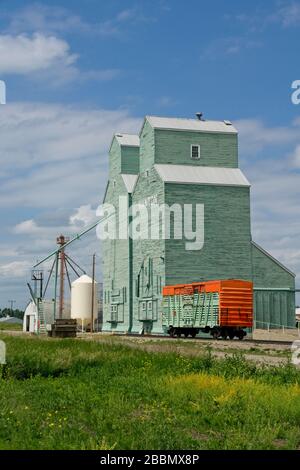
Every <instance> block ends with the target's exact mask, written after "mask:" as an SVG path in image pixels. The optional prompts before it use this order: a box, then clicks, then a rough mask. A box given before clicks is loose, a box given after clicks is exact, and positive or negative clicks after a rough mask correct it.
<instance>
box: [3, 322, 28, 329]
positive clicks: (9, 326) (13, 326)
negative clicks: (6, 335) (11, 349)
mask: <svg viewBox="0 0 300 470" xmlns="http://www.w3.org/2000/svg"><path fill="white" fill-rule="evenodd" d="M5 330H10V331H15V330H18V331H21V330H23V325H21V324H20V323H3V322H1V323H0V331H5Z"/></svg>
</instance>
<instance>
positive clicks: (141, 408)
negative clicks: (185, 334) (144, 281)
mask: <svg viewBox="0 0 300 470" xmlns="http://www.w3.org/2000/svg"><path fill="white" fill-rule="evenodd" d="M1 339H3V340H5V342H6V346H7V364H6V365H5V366H0V368H1V369H0V377H1V379H0V449H113V448H115V449H277V448H283V449H297V448H299V446H300V428H299V424H300V371H299V370H297V369H296V368H294V367H293V366H282V367H276V368H275V367H257V366H255V364H252V363H251V364H250V363H248V362H246V361H245V360H244V359H243V357H242V356H240V355H235V356H233V357H227V358H225V359H223V360H217V359H214V358H213V357H212V356H211V353H210V350H209V349H208V350H207V351H205V352H204V353H203V356H201V357H186V356H180V355H178V354H174V353H147V352H145V351H142V350H134V349H131V348H128V347H126V346H125V345H120V344H116V343H115V342H113V341H112V342H109V341H106V342H99V343H97V342H92V341H82V340H54V339H39V338H21V337H9V336H5V335H4V334H2V335H1Z"/></svg>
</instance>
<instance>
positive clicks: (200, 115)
mask: <svg viewBox="0 0 300 470" xmlns="http://www.w3.org/2000/svg"><path fill="white" fill-rule="evenodd" d="M196 118H197V119H198V120H199V121H204V119H203V113H196Z"/></svg>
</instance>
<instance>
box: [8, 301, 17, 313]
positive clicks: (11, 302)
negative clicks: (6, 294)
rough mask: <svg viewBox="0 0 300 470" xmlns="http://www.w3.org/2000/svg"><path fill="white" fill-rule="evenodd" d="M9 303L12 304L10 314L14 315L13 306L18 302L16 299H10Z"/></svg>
mask: <svg viewBox="0 0 300 470" xmlns="http://www.w3.org/2000/svg"><path fill="white" fill-rule="evenodd" d="M8 303H9V304H10V315H11V317H12V316H13V306H14V304H15V303H16V301H15V300H9V301H8Z"/></svg>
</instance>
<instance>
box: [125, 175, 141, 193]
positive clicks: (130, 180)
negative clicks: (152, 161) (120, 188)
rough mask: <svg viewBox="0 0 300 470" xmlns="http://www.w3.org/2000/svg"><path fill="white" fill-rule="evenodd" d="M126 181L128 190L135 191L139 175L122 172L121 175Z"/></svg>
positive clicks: (129, 191)
mask: <svg viewBox="0 0 300 470" xmlns="http://www.w3.org/2000/svg"><path fill="white" fill-rule="evenodd" d="M121 176H122V178H123V181H124V184H125V186H126V189H127V192H128V193H130V194H131V193H133V191H134V188H135V185H136V182H137V179H138V175H127V174H122V175H121Z"/></svg>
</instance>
